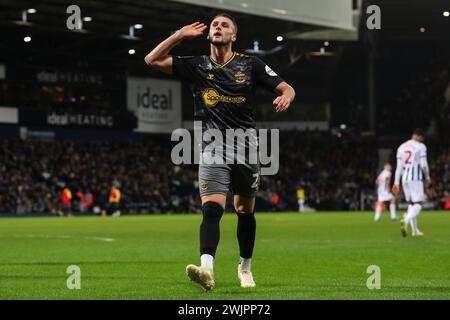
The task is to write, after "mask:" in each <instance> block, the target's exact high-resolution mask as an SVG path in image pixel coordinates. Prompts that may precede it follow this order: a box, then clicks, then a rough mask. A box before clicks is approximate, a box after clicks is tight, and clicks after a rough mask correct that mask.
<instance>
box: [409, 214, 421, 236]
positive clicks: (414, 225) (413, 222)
mask: <svg viewBox="0 0 450 320" xmlns="http://www.w3.org/2000/svg"><path fill="white" fill-rule="evenodd" d="M409 225H410V226H411V230H412V233H413V235H414V234H417V233H419V228H417V218H412V219H411V220H410V221H409Z"/></svg>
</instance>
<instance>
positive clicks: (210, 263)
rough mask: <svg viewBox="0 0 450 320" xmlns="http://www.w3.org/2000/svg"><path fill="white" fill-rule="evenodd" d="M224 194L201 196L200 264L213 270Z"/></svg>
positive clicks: (224, 200)
mask: <svg viewBox="0 0 450 320" xmlns="http://www.w3.org/2000/svg"><path fill="white" fill-rule="evenodd" d="M225 203H226V195H224V194H211V195H205V196H202V214H203V219H202V223H201V225H200V260H201V266H202V267H207V268H210V269H211V270H212V271H214V257H215V256H216V250H217V246H218V245H219V240H220V219H221V218H222V215H223V212H224V210H225Z"/></svg>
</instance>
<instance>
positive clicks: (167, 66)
mask: <svg viewBox="0 0 450 320" xmlns="http://www.w3.org/2000/svg"><path fill="white" fill-rule="evenodd" d="M206 27H207V26H206V25H205V24H204V23H200V22H195V23H193V24H190V25H187V26H184V27H183V28H181V29H180V30H178V31H176V32H175V33H174V34H172V35H171V36H170V37H168V38H167V39H165V40H164V41H163V42H161V43H160V44H158V45H157V46H156V47H155V48H154V49H153V50H152V51H151V52H150V53H149V54H147V55H146V56H145V58H144V60H145V63H146V64H147V65H148V66H149V67H150V68H152V69H155V70H158V71H162V72H164V73H167V74H172V72H173V70H172V65H173V59H172V56H170V55H169V52H170V51H171V50H172V49H173V47H175V46H176V45H177V44H179V43H180V42H181V41H183V40H185V39H192V38H196V37H198V36H200V35H202V34H203V32H205V30H206Z"/></svg>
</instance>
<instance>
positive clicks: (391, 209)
mask: <svg viewBox="0 0 450 320" xmlns="http://www.w3.org/2000/svg"><path fill="white" fill-rule="evenodd" d="M389 212H390V213H391V220H392V221H397V220H398V217H397V211H396V206H395V198H394V197H392V199H391V201H390V202H389Z"/></svg>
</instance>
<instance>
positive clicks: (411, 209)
mask: <svg viewBox="0 0 450 320" xmlns="http://www.w3.org/2000/svg"><path fill="white" fill-rule="evenodd" d="M420 210H422V206H421V205H420V204H418V203H416V204H413V205H409V206H408V213H407V215H406V218H405V221H406V222H410V221H411V220H412V219H414V218H415V217H417V216H418V215H419V213H420Z"/></svg>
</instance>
